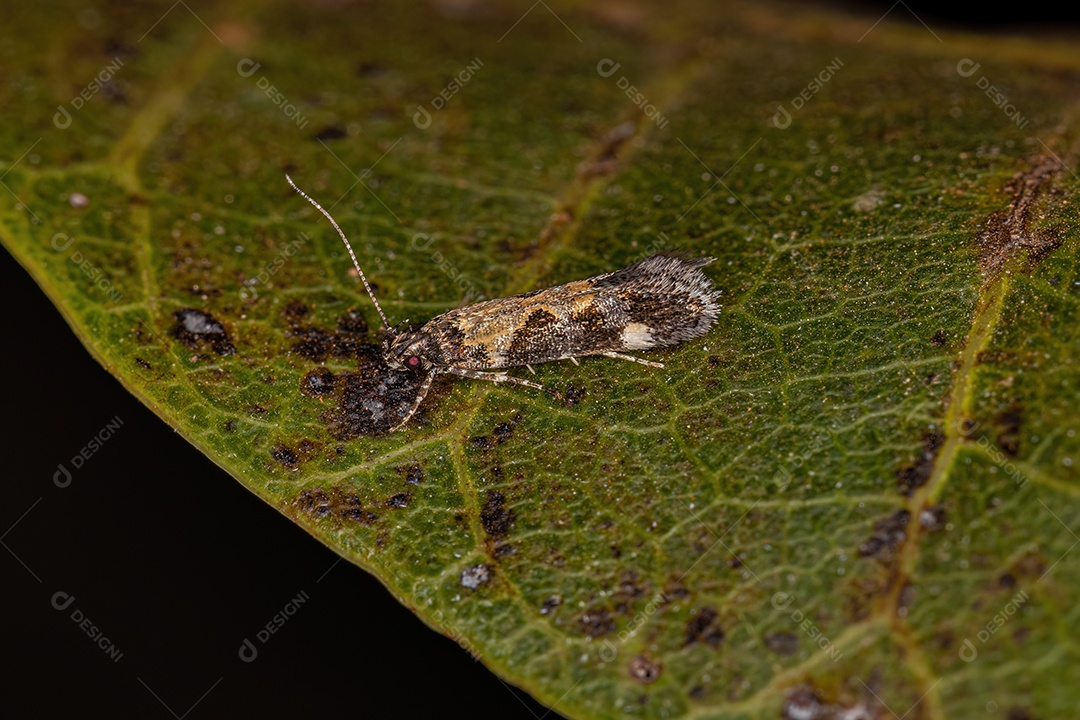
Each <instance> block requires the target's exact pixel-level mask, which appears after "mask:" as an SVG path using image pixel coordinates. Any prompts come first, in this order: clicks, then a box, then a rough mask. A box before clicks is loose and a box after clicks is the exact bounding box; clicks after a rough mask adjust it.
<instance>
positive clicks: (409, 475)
mask: <svg viewBox="0 0 1080 720" xmlns="http://www.w3.org/2000/svg"><path fill="white" fill-rule="evenodd" d="M405 482H407V483H409V484H410V485H419V484H420V483H422V482H424V468H422V467H420V466H419V465H410V466H409V469H408V470H406V471H405Z"/></svg>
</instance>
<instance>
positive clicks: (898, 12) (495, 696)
mask: <svg viewBox="0 0 1080 720" xmlns="http://www.w3.org/2000/svg"><path fill="white" fill-rule="evenodd" d="M844 6H845V7H848V8H853V9H858V10H859V11H860V12H862V13H864V14H865V15H866V16H867V17H871V18H876V17H877V16H878V15H880V14H881V13H883V12H885V11H886V10H888V9H889V8H890V7H893V10H892V12H891V13H890V15H889V20H890V21H902V22H903V21H909V22H916V21H915V20H914V18H913V17H912V16H911V13H910V11H914V13H915V14H917V15H918V16H919V18H921V20H922V21H923V22H925V23H926V24H928V25H929V26H930V27H931V28H933V29H934V30H935V31H938V30H947V29H949V27H955V26H958V25H960V26H969V27H973V28H978V29H981V30H986V29H991V30H1000V31H1005V30H1010V31H1015V30H1017V29H1018V28H1021V27H1024V25H1026V24H1028V23H1024V24H1023V25H1022V24H1020V21H1018V19H1017V17H1016V14H1015V12H1016V11H1015V8H1010V9H1008V10H1006V9H1001V10H997V9H994V8H993V7H988V6H987V5H985V4H979V5H974V4H963V5H947V6H942V5H940V4H934V5H932V4H930V3H920V2H908V3H906V6H905V5H896V6H895V7H894V3H891V2H882V3H845V4H844ZM909 10H910V11H909ZM1047 12H1049V13H1051V14H1050V15H1043V16H1041V17H1039V18H1033V20H1035V21H1038V22H1041V23H1046V22H1052V23H1053V24H1054V26H1056V27H1061V26H1062V25H1063V24H1065V23H1066V22H1069V23H1071V22H1072V21H1073V20H1074V19H1075V18H1073V17H1072V13H1073V11H1071V10H1070V11H1066V10H1064V9H1062V10H1050V9H1048V10H1047ZM1029 22H1030V21H1029ZM1024 29H1029V28H1027V27H1025V28H1024ZM6 159H7V160H8V161H12V160H14V158H6ZM0 202H4V203H9V202H13V199H10V198H8V197H0ZM0 293H2V305H0V307H2V308H3V334H2V337H3V352H2V353H0V378H2V379H3V383H4V386H5V387H4V392H3V398H4V404H3V409H4V413H3V418H4V430H5V431H4V432H3V434H2V438H3V443H2V447H0V450H2V460H3V467H4V477H5V481H4V488H3V501H2V502H0V534H2V535H3V537H2V541H3V545H4V548H0V579H2V586H3V588H4V592H3V595H2V597H3V610H4V612H3V622H2V626H0V627H2V630H0V641H2V647H3V651H4V663H3V672H2V673H0V714H3V716H4V717H30V716H33V717H57V716H60V715H61V714H69V713H70V714H78V715H80V716H81V715H84V714H86V712H87V710H88V709H94V710H97V711H101V712H103V713H109V714H115V715H116V716H119V717H128V716H138V717H146V718H168V717H170V714H172V715H175V716H176V717H183V716H184V715H185V714H187V713H188V712H189V710H190V715H189V717H192V718H196V717H220V716H224V715H226V714H228V715H236V714H240V713H243V714H244V715H245V716H246V715H260V716H267V717H279V716H286V715H288V716H296V717H307V716H311V715H314V714H316V713H319V714H327V715H330V716H349V717H371V716H383V715H385V714H386V713H388V712H394V713H395V714H396V715H404V716H406V717H411V716H416V715H419V714H421V713H425V714H426V713H430V712H441V713H445V712H447V711H448V710H452V709H453V710H459V711H464V712H465V713H468V714H470V715H472V716H473V717H502V718H530V717H540V716H542V715H544V713H545V712H547V710H546V708H544V707H542V706H540V705H538V704H537V703H535V702H534V701H533V700H532V699H531V698H529V697H528V696H527V695H526V694H525V693H523V692H522V691H520V690H517V689H514V688H510V687H508V686H506V685H505V684H504V683H503V682H502V681H500V680H499V679H498V678H496V677H495V676H494V675H493V674H492V673H490V672H489V671H487V670H486V669H485V668H484V667H483V666H482V665H481V664H480V663H478V662H475V661H473V660H472V658H471V657H470V656H469V654H468V653H467V652H466V651H464V650H463V649H461V648H460V647H458V646H457V645H456V644H455V643H454V642H452V641H450V640H448V639H446V638H444V637H442V636H440V635H439V634H437V633H435V632H433V631H431V630H429V629H428V628H427V627H426V626H425V625H424V624H423V623H421V622H420V621H419V620H418V619H417V618H416V617H415V616H414V615H413V614H412V613H411V612H410V611H409V610H407V609H406V608H405V607H403V606H402V605H400V604H399V603H398V602H397V601H396V600H394V599H393V598H392V597H391V596H390V594H389V593H388V592H387V591H386V590H385V589H384V588H383V587H382V585H381V584H380V583H379V582H378V581H377V580H375V579H374V578H373V577H371V576H369V575H368V574H367V573H365V572H363V571H361V570H359V569H358V568H356V567H354V566H352V565H350V564H349V563H347V562H341V563H339V564H337V565H336V566H335V561H336V560H337V556H336V555H335V554H334V553H332V552H331V551H330V550H328V549H326V548H325V547H323V546H322V545H321V544H320V543H319V542H318V541H316V540H315V539H313V538H312V537H310V536H309V535H307V534H306V533H305V532H303V531H302V530H301V529H299V528H298V527H296V526H295V525H293V524H292V523H291V522H290V521H289V520H287V519H285V518H284V517H282V516H281V515H279V514H278V513H277V511H275V510H273V509H272V508H270V507H269V506H267V505H266V504H264V503H263V502H262V501H260V500H259V499H258V498H256V497H255V496H254V495H251V494H250V493H249V492H248V491H247V490H245V489H244V488H243V487H241V486H240V485H239V484H238V483H237V482H235V481H234V480H232V479H231V478H230V477H229V476H228V475H227V474H226V473H225V472H224V471H222V470H221V469H219V468H218V467H217V466H216V465H214V464H213V463H212V462H211V461H210V460H209V459H207V458H206V457H204V456H203V455H202V454H201V453H200V452H198V451H197V450H195V448H193V447H192V446H190V445H188V443H187V442H186V441H184V440H182V439H181V438H180V437H179V436H178V435H176V434H175V433H174V432H173V431H172V430H171V429H170V428H169V427H167V426H166V425H165V424H164V423H162V422H161V421H160V420H158V419H157V417H156V416H154V415H153V414H152V413H151V412H150V411H149V410H147V409H146V408H144V407H143V406H142V405H141V404H140V403H139V402H137V401H136V400H135V399H134V398H133V397H132V396H131V395H130V394H128V392H127V391H126V390H124V388H123V387H121V385H120V384H119V382H117V381H116V380H115V379H114V378H113V377H112V376H110V375H109V374H108V373H106V372H105V371H104V370H103V369H102V368H101V367H100V366H99V365H98V364H97V363H96V362H95V361H94V360H93V359H92V358H91V357H90V355H89V354H88V353H87V352H86V350H85V349H83V347H82V346H81V344H80V343H79V341H78V340H77V339H76V338H75V336H74V335H73V334H72V333H71V331H70V330H69V329H68V327H67V325H66V323H65V322H64V320H63V319H62V318H61V317H60V314H59V313H58V312H57V311H56V310H55V308H53V307H52V305H51V304H50V303H49V301H48V300H47V299H46V297H45V296H44V294H43V293H42V292H41V291H40V290H39V289H38V288H37V286H36V285H35V284H34V283H33V281H31V279H30V278H29V276H28V275H27V274H26V272H25V271H23V270H22V269H21V268H20V267H19V266H18V264H17V263H16V262H15V261H14V260H13V259H12V258H11V256H10V255H9V254H8V253H7V252H6V251H0ZM116 417H119V418H120V419H121V420H122V421H123V426H122V427H121V428H120V429H119V430H118V431H117V432H116V434H115V436H114V437H113V438H111V439H110V440H109V441H108V442H106V443H105V444H104V446H103V447H102V449H101V450H100V451H99V452H98V453H97V454H95V455H94V456H93V457H92V458H91V459H90V460H89V461H88V462H87V463H86V464H85V466H84V467H83V468H81V469H79V470H78V471H76V472H75V473H74V477H73V479H72V482H71V485H70V486H69V487H66V488H58V487H57V486H56V485H55V484H54V483H53V480H52V479H53V474H54V472H56V469H57V464H58V463H60V462H66V463H68V465H69V466H70V462H69V460H70V458H71V457H72V456H73V455H74V454H76V453H77V452H78V451H79V449H80V448H82V447H83V446H84V445H85V444H86V443H87V441H88V440H89V439H90V438H91V437H92V436H94V435H95V434H96V433H98V432H99V431H100V430H101V429H102V428H103V427H104V426H105V424H106V423H108V422H109V421H111V420H113V419H114V418H116ZM24 513H26V514H25V515H24ZM20 516H22V517H21V518H20ZM24 564H25V566H24ZM27 568H28V569H27ZM35 576H36V577H35ZM320 578H321V580H320ZM57 592H65V593H68V594H69V595H72V596H74V598H75V600H74V602H73V603H72V605H71V606H70V607H68V608H67V609H66V610H64V611H60V610H56V609H54V608H53V607H52V604H51V599H52V597H53V595H54V594H55V593H57ZM301 592H304V593H306V595H307V597H308V598H309V599H308V600H307V602H305V603H304V604H303V605H302V606H300V607H299V608H298V609H297V612H296V613H295V614H294V615H293V616H292V617H291V618H290V619H289V620H288V622H287V623H286V624H285V625H284V626H283V627H282V628H281V629H280V630H279V631H278V632H277V633H276V634H275V635H273V636H272V637H271V638H270V639H269V641H268V642H266V643H265V644H263V643H260V642H258V640H257V639H256V637H255V635H256V633H257V632H258V631H259V629H260V628H261V627H262V626H263V625H265V624H266V623H267V622H269V621H270V620H271V618H272V617H273V616H274V614H275V613H278V612H279V611H281V609H282V608H283V607H284V606H285V605H286V604H287V603H288V602H289V601H290V600H291V599H292V598H294V597H296V596H297V595H299V594H300V593H301ZM76 609H78V610H79V611H80V612H82V613H83V614H84V615H85V616H87V617H89V618H90V620H91V621H92V623H93V624H94V625H96V626H97V627H99V628H101V629H102V630H103V631H104V634H105V635H106V636H107V637H108V638H109V639H110V640H111V641H112V643H113V644H114V645H115V646H116V647H117V648H118V649H119V650H120V651H121V652H122V653H123V655H122V657H121V658H120V660H119V661H118V662H113V661H112V660H111V659H110V658H109V657H108V656H107V655H106V653H105V652H104V651H102V650H101V649H99V648H98V647H97V646H96V645H95V644H94V642H93V641H92V640H91V639H90V638H89V637H88V636H87V635H86V634H85V633H84V632H83V631H82V630H80V629H79V627H78V626H77V625H76V624H75V622H74V621H72V620H71V618H70V616H71V613H72V612H73V611H74V610H76ZM245 637H246V638H250V639H251V640H252V641H253V642H255V644H256V646H257V647H258V651H259V652H258V657H257V658H256V659H255V661H254V662H251V663H244V662H242V661H241V660H240V658H239V656H238V650H239V648H240V645H241V643H242V641H243V640H244V638H245ZM208 691H209V692H208ZM155 695H156V696H157V697H155ZM204 696H205V697H204ZM200 698H203V699H202V700H201V701H200ZM196 703H198V704H196ZM166 706H167V707H166ZM193 706H194V708H193ZM548 717H555V715H554V713H552V714H549V715H548Z"/></svg>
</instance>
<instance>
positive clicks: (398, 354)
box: [383, 330, 438, 370]
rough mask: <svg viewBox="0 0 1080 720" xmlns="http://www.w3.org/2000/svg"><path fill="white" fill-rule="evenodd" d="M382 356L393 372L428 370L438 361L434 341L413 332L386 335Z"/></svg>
mask: <svg viewBox="0 0 1080 720" xmlns="http://www.w3.org/2000/svg"><path fill="white" fill-rule="evenodd" d="M383 356H384V357H385V358H386V364H387V365H388V366H389V367H390V368H391V369H393V370H429V369H430V368H431V367H432V365H434V364H436V362H437V359H438V347H437V346H436V344H435V341H434V339H432V338H431V337H429V336H427V335H425V334H423V333H421V332H416V331H414V330H406V331H404V332H392V333H388V334H387V336H386V339H385V340H384V341H383Z"/></svg>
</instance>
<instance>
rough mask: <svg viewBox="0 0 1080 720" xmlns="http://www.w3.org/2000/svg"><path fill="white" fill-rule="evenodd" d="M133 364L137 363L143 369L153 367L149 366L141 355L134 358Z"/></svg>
mask: <svg viewBox="0 0 1080 720" xmlns="http://www.w3.org/2000/svg"><path fill="white" fill-rule="evenodd" d="M135 364H136V365H138V366H139V367H141V368H142V369H143V370H152V369H153V368H151V367H150V363H148V362H146V361H145V360H143V359H142V358H141V357H137V358H135Z"/></svg>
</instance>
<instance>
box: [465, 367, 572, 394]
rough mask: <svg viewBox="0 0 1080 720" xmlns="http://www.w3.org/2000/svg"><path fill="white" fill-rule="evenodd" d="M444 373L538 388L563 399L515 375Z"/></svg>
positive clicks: (475, 371)
mask: <svg viewBox="0 0 1080 720" xmlns="http://www.w3.org/2000/svg"><path fill="white" fill-rule="evenodd" d="M444 372H448V373H453V374H454V375H460V376H461V377H467V378H472V379H473V380H487V381H489V382H495V383H503V382H508V383H513V384H514V385H524V386H525V387H531V388H536V389H537V390H543V391H544V392H548V393H551V394H552V395H554V396H555V397H562V396H561V395H559V393H557V392H555V391H554V390H548V389H547V388H546V387H544V386H543V385H538V384H537V383H534V382H533V381H532V380H525V379H523V378H519V377H514V376H513V375H507V374H506V373H504V372H481V371H480V370H470V369H468V368H456V367H449V368H446V370H445V371H444Z"/></svg>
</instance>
